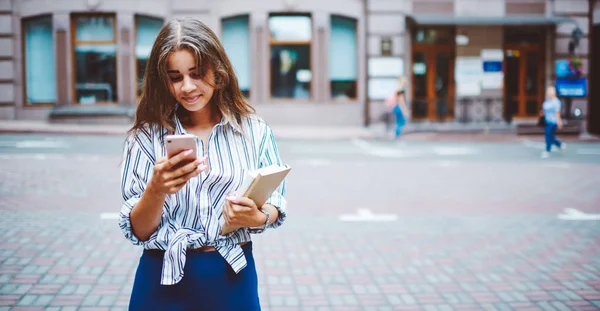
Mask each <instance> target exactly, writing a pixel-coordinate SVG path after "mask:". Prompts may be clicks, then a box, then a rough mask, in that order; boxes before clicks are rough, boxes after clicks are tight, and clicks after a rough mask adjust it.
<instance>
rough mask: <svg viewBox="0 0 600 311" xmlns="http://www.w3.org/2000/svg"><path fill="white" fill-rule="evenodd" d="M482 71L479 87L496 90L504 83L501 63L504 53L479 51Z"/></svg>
mask: <svg viewBox="0 0 600 311" xmlns="http://www.w3.org/2000/svg"><path fill="white" fill-rule="evenodd" d="M481 60H482V66H483V68H482V70H483V74H482V77H481V87H482V88H483V89H490V90H498V89H501V88H502V84H503V83H504V73H503V72H502V62H503V60H504V52H503V51H502V50H500V49H483V50H481Z"/></svg>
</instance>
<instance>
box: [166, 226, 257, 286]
mask: <svg viewBox="0 0 600 311" xmlns="http://www.w3.org/2000/svg"><path fill="white" fill-rule="evenodd" d="M196 242H199V244H200V245H201V246H213V247H214V248H215V249H216V250H217V251H218V252H219V254H221V256H223V258H224V259H225V261H227V263H228V264H229V265H230V266H231V268H232V269H233V271H235V273H238V272H240V271H241V270H242V269H244V268H245V267H246V265H247V262H246V257H245V256H244V251H243V250H242V247H241V246H240V245H238V244H237V243H235V242H233V241H232V240H231V239H227V240H218V241H214V242H211V243H208V242H207V239H206V234H205V233H204V231H201V230H196V229H190V228H180V229H178V230H177V231H176V232H175V234H174V235H173V237H172V238H171V239H170V241H169V244H168V247H167V250H166V251H165V255H164V258H163V267H162V274H161V279H160V284H161V285H174V284H177V283H179V281H181V279H182V278H183V268H184V267H185V261H186V253H187V249H188V248H189V247H191V246H192V245H194V244H195V243H196Z"/></svg>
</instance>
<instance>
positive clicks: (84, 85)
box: [72, 15, 117, 104]
mask: <svg viewBox="0 0 600 311" xmlns="http://www.w3.org/2000/svg"><path fill="white" fill-rule="evenodd" d="M72 25H73V27H74V30H73V32H74V36H73V37H74V38H75V40H74V44H73V50H74V53H73V54H74V60H73V63H74V65H75V68H74V72H75V88H74V89H75V100H76V101H77V102H78V103H80V104H95V103H98V102H116V101H117V61H116V56H117V44H116V35H115V18H114V16H113V15H79V16H75V17H73V19H72Z"/></svg>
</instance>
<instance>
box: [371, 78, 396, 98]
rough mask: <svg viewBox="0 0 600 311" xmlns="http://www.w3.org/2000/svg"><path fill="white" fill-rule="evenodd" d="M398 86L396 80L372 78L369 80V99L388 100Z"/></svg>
mask: <svg viewBox="0 0 600 311" xmlns="http://www.w3.org/2000/svg"><path fill="white" fill-rule="evenodd" d="M397 85H398V80H397V79H396V78H371V79H369V98H370V99H373V100H383V99H386V98H387V97H388V96H390V94H392V92H393V91H394V89H395V88H396V86H397Z"/></svg>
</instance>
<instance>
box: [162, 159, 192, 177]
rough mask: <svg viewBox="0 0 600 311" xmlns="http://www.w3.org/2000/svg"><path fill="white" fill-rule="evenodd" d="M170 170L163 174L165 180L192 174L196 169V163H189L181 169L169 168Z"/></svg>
mask: <svg viewBox="0 0 600 311" xmlns="http://www.w3.org/2000/svg"><path fill="white" fill-rule="evenodd" d="M182 164H183V163H182ZM171 169H172V171H170V172H168V173H166V174H165V178H166V179H167V180H174V179H178V178H181V177H183V176H185V175H187V174H189V173H192V172H194V171H195V170H197V169H198V161H191V162H189V163H187V164H185V165H183V166H181V167H178V168H174V167H171ZM173 169H174V170H173Z"/></svg>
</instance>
